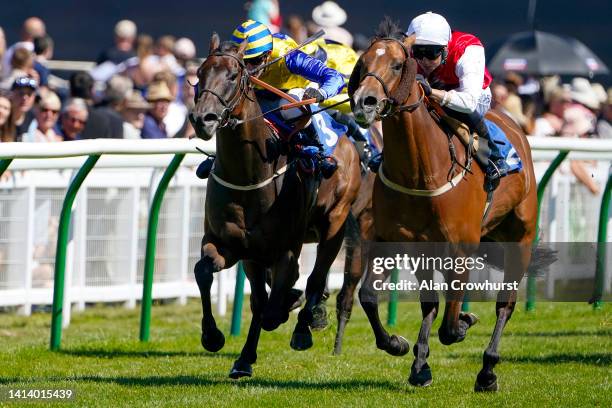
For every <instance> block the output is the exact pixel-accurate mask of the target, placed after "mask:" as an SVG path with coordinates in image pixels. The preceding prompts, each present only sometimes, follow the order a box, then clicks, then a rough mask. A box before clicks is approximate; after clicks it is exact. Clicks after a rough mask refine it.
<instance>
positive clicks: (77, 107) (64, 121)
mask: <svg viewBox="0 0 612 408" xmlns="http://www.w3.org/2000/svg"><path fill="white" fill-rule="evenodd" d="M88 109H89V107H88V106H87V102H85V100H84V99H82V98H71V99H68V101H66V103H65V104H64V107H63V108H62V113H61V117H60V122H59V126H56V129H55V133H57V134H58V135H59V136H61V138H62V139H63V140H64V141H71V140H77V139H81V132H83V129H85V125H86V124H87V120H88Z"/></svg>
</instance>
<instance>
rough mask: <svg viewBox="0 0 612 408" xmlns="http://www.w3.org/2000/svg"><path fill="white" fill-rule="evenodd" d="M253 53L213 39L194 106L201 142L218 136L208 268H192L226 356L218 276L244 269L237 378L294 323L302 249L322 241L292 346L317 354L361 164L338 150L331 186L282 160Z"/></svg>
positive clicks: (214, 340)
mask: <svg viewBox="0 0 612 408" xmlns="http://www.w3.org/2000/svg"><path fill="white" fill-rule="evenodd" d="M245 47H246V41H244V42H243V43H242V44H240V45H239V46H237V45H235V44H232V43H229V42H226V43H223V44H220V40H219V37H218V36H217V35H216V34H214V35H213V36H212V38H211V41H210V53H209V56H208V58H207V59H206V60H205V61H204V62H203V63H202V65H201V66H200V67H199V69H198V71H197V76H198V86H197V93H196V96H195V98H196V104H195V107H194V109H193V111H192V112H191V113H190V121H191V122H192V124H193V125H194V129H195V131H196V134H197V136H198V137H200V138H202V139H205V140H209V139H210V138H211V137H212V136H213V135H215V134H216V147H217V153H216V159H215V164H214V168H213V170H212V172H211V175H210V177H209V180H208V186H207V194H206V203H205V219H204V227H205V228H204V230H205V234H204V237H203V238H202V246H201V259H200V260H199V261H198V262H197V263H196V265H195V268H194V274H195V278H196V282H197V284H198V288H199V290H200V295H201V300H202V311H203V318H202V337H201V343H202V346H203V347H204V348H205V349H206V350H208V351H212V352H216V351H219V350H220V349H221V348H222V347H223V345H224V343H225V337H224V336H223V333H222V332H221V331H220V330H219V329H218V328H217V324H216V322H215V319H214V316H213V314H212V310H211V299H210V288H211V285H212V282H213V274H214V273H215V272H218V271H220V270H222V269H225V268H229V267H231V266H232V265H234V264H235V263H236V262H238V261H239V260H242V261H243V264H244V269H245V272H246V276H247V278H248V279H249V282H250V285H251V291H252V292H251V311H252V318H251V324H250V327H249V332H248V335H247V339H246V343H245V344H244V347H243V349H242V352H241V353H240V356H239V357H238V359H237V360H236V361H235V362H234V365H233V367H232V369H231V371H230V374H229V376H230V377H231V378H234V379H237V378H240V377H244V376H251V375H252V364H254V363H255V361H256V360H257V344H258V341H259V336H260V333H261V329H262V328H263V329H264V330H267V331H270V330H274V329H276V328H277V327H278V326H279V325H280V324H282V323H284V322H286V321H287V320H288V318H289V308H290V307H291V305H292V304H293V302H294V300H295V299H291V297H290V295H289V293H290V292H291V288H292V287H293V285H294V284H295V282H296V281H297V279H298V277H299V271H298V257H299V256H300V251H301V249H302V244H303V243H305V242H316V241H318V243H319V244H318V247H317V257H316V261H315V265H314V269H313V271H312V273H311V274H310V276H309V278H308V281H307V286H306V303H305V306H304V307H303V309H302V310H301V311H300V313H299V315H298V322H297V324H296V327H295V330H294V332H293V335H292V338H291V347H292V348H294V349H297V350H305V349H308V348H309V347H311V346H312V335H311V332H310V329H309V325H310V324H311V323H312V319H313V313H312V311H313V308H314V307H315V305H317V304H318V303H319V302H320V300H321V297H322V295H323V291H324V289H325V283H326V279H327V273H328V271H329V268H330V266H331V264H332V262H333V261H334V259H335V258H336V256H337V254H338V251H339V249H340V247H341V244H342V240H343V238H344V229H345V224H346V218H347V215H348V213H349V210H350V207H351V204H352V203H353V201H354V200H355V198H356V196H357V192H358V190H359V186H360V173H359V158H358V156H357V152H356V150H355V149H354V147H353V146H352V144H351V142H350V141H349V140H348V139H347V138H346V135H345V136H343V137H341V138H340V140H339V142H338V144H337V146H336V148H335V150H334V157H335V158H336V159H337V161H338V169H337V171H336V172H335V173H334V175H333V176H332V177H330V178H329V179H326V180H321V179H320V178H319V177H317V176H316V175H304V174H302V172H301V171H298V170H297V168H298V166H297V162H296V161H289V162H288V159H287V156H284V155H278V154H276V155H275V154H274V151H278V150H279V149H278V147H275V146H277V144H276V143H275V141H276V140H277V139H276V136H275V135H274V134H273V131H272V129H271V128H270V127H269V126H268V125H267V124H266V122H265V121H264V119H263V117H262V112H261V109H260V107H259V104H258V103H257V100H256V96H255V92H254V90H253V84H252V81H254V79H252V78H251V77H250V75H249V72H248V70H247V68H246V66H245V63H244V61H243V55H244V50H245ZM275 156H276V157H275ZM266 283H268V284H269V286H270V295H269V296H268V293H267V291H266Z"/></svg>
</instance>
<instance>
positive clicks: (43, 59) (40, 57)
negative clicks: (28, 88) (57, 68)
mask: <svg viewBox="0 0 612 408" xmlns="http://www.w3.org/2000/svg"><path fill="white" fill-rule="evenodd" d="M34 55H35V57H34V65H33V68H34V70H35V71H36V72H37V73H38V78H39V79H40V80H39V82H40V86H41V87H47V86H49V75H50V74H51V71H50V70H49V68H47V61H49V60H50V59H51V58H53V39H52V38H51V37H50V36H49V35H44V36H42V37H36V38H35V39H34Z"/></svg>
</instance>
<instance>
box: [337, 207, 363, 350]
mask: <svg viewBox="0 0 612 408" xmlns="http://www.w3.org/2000/svg"><path fill="white" fill-rule="evenodd" d="M355 221H356V220H355V218H354V216H353V215H352V214H349V216H348V218H347V225H346V241H345V242H346V246H345V251H346V256H345V261H344V280H343V282H342V289H341V290H340V292H339V293H338V297H337V298H336V317H337V319H338V330H337V331H336V341H335V343H334V354H335V355H338V354H340V353H341V352H342V338H343V337H344V329H345V328H346V325H347V323H348V321H349V319H350V318H351V311H352V310H353V298H354V294H355V289H357V284H358V283H359V279H361V276H362V275H363V268H362V263H361V242H360V239H359V238H360V235H359V227H358V225H357V223H356V222H355Z"/></svg>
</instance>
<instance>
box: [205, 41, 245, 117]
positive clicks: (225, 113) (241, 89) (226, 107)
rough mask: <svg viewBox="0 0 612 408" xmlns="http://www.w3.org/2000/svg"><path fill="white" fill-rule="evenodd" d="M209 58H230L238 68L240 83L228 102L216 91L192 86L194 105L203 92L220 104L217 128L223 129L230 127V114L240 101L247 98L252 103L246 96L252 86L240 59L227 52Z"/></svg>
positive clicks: (213, 54) (214, 54)
mask: <svg viewBox="0 0 612 408" xmlns="http://www.w3.org/2000/svg"><path fill="white" fill-rule="evenodd" d="M209 57H230V58H232V59H234V60H235V61H236V62H237V63H238V65H239V66H240V81H239V82H238V86H237V87H236V90H235V91H234V93H233V95H232V96H231V97H230V98H229V100H225V99H224V98H223V97H222V96H221V95H219V94H218V93H217V92H216V91H214V90H212V89H209V88H202V89H199V87H198V84H195V85H194V86H195V87H196V93H195V102H196V103H197V100H198V99H199V98H200V97H201V96H202V94H204V93H205V92H208V93H210V94H212V95H214V96H215V97H216V98H217V99H218V100H219V102H221V104H222V105H223V110H222V111H221V114H220V115H219V119H218V121H219V128H223V127H226V126H228V125H231V122H232V117H231V116H232V112H234V110H236V108H237V107H238V105H239V104H240V103H241V102H242V100H243V99H244V98H245V97H246V98H248V99H249V100H250V101H253V99H251V98H250V97H249V95H248V94H249V92H250V91H251V89H252V84H251V81H250V78H249V71H248V69H247V68H246V65H245V63H244V61H243V60H242V59H241V58H239V57H237V56H236V55H234V54H230V53H227V52H220V51H217V52H214V53H212V54H210V55H209Z"/></svg>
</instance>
